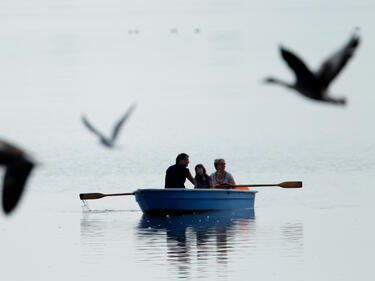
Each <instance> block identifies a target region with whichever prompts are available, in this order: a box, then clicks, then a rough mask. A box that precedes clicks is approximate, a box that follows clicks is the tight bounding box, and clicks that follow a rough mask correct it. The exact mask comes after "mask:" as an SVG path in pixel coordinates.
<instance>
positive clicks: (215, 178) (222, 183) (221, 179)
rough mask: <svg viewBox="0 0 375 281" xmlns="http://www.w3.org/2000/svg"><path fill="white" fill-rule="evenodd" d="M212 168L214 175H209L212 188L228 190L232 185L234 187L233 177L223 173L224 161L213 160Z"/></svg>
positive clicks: (225, 172)
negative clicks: (213, 168) (213, 167)
mask: <svg viewBox="0 0 375 281" xmlns="http://www.w3.org/2000/svg"><path fill="white" fill-rule="evenodd" d="M214 166H215V169H216V172H215V173H212V174H211V176H210V177H211V179H212V182H213V185H214V188H229V187H230V186H232V185H236V182H235V181H234V178H233V176H232V175H231V174H230V173H228V172H227V171H225V160H224V159H222V158H220V159H215V161H214Z"/></svg>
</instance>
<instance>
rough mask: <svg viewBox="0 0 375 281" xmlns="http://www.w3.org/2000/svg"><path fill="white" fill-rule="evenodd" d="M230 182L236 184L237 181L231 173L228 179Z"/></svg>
mask: <svg viewBox="0 0 375 281" xmlns="http://www.w3.org/2000/svg"><path fill="white" fill-rule="evenodd" d="M228 183H229V184H231V185H236V182H235V181H234V178H233V176H232V175H230V178H229V180H228Z"/></svg>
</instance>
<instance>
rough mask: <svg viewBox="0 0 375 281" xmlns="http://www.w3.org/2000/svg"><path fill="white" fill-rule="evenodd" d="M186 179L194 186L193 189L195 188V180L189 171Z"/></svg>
mask: <svg viewBox="0 0 375 281" xmlns="http://www.w3.org/2000/svg"><path fill="white" fill-rule="evenodd" d="M187 178H188V180H189V181H190V182H191V183H192V184H193V185H194V188H196V187H197V183H196V181H195V179H194V178H193V176H192V175H191V173H190V171H189V173H188V175H187Z"/></svg>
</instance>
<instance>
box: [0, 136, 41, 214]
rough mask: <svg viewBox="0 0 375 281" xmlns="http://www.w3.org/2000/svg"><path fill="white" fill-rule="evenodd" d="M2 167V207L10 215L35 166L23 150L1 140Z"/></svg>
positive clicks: (0, 158)
mask: <svg viewBox="0 0 375 281" xmlns="http://www.w3.org/2000/svg"><path fill="white" fill-rule="evenodd" d="M0 165H4V166H5V175H4V180H3V190H2V207H3V210H4V212H5V214H7V215H8V214H10V213H11V212H12V211H13V210H14V208H15V207H16V206H17V204H18V202H19V200H20V198H21V195H22V194H23V191H24V188H25V184H26V181H27V178H28V177H29V174H30V172H31V170H32V169H33V167H34V165H35V164H34V163H33V161H32V160H31V159H30V158H29V156H27V155H26V154H25V153H24V152H23V151H22V150H20V149H19V148H17V147H15V146H14V145H11V144H9V143H7V142H5V141H2V140H0Z"/></svg>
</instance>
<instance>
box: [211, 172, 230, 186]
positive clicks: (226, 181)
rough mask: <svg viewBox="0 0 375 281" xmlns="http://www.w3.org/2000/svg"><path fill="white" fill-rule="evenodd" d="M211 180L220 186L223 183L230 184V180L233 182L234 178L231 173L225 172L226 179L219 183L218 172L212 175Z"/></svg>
mask: <svg viewBox="0 0 375 281" xmlns="http://www.w3.org/2000/svg"><path fill="white" fill-rule="evenodd" d="M210 177H211V179H212V183H213V185H218V184H222V183H229V181H230V180H233V177H232V175H231V174H230V173H228V172H225V177H224V180H223V181H222V182H218V181H217V179H216V172H215V173H212V174H211V175H210Z"/></svg>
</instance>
